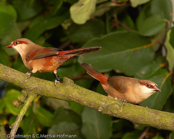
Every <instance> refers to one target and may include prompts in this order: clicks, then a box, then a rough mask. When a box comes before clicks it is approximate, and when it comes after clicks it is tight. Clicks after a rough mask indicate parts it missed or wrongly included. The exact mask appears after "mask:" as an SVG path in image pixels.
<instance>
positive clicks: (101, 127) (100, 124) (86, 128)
mask: <svg viewBox="0 0 174 139" xmlns="http://www.w3.org/2000/svg"><path fill="white" fill-rule="evenodd" d="M82 122H83V127H82V133H83V135H84V136H85V138H86V139H98V138H100V139H109V138H110V137H111V135H112V120H111V117H110V116H108V115H104V114H101V113H99V112H97V111H95V110H93V109H90V108H88V107H85V108H84V111H83V113H82ZM89 133H90V134H89Z"/></svg>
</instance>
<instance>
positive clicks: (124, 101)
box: [118, 98, 127, 106]
mask: <svg viewBox="0 0 174 139" xmlns="http://www.w3.org/2000/svg"><path fill="white" fill-rule="evenodd" d="M118 100H120V101H121V102H122V104H123V106H124V104H125V103H127V102H126V100H124V99H121V98H119V99H118Z"/></svg>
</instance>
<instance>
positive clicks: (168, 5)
mask: <svg viewBox="0 0 174 139" xmlns="http://www.w3.org/2000/svg"><path fill="white" fill-rule="evenodd" d="M150 10H151V14H152V15H153V14H156V15H160V16H161V17H162V18H163V19H167V20H169V21H171V20H172V16H171V14H172V13H173V10H172V2H171V0H152V1H151V9H150Z"/></svg>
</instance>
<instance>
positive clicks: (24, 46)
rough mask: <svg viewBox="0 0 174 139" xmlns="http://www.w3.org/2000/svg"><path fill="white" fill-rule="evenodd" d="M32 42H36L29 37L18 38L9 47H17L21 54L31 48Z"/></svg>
mask: <svg viewBox="0 0 174 139" xmlns="http://www.w3.org/2000/svg"><path fill="white" fill-rule="evenodd" d="M31 44H34V43H33V42H32V41H30V40H29V39H26V38H21V39H17V40H15V41H13V42H11V43H10V44H9V45H8V46H7V48H13V49H15V50H16V51H17V52H18V53H20V54H25V53H26V52H27V50H28V49H30V48H29V46H31Z"/></svg>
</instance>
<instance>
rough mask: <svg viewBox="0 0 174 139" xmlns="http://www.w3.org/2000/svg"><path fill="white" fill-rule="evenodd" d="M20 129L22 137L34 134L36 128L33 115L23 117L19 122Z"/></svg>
mask: <svg viewBox="0 0 174 139" xmlns="http://www.w3.org/2000/svg"><path fill="white" fill-rule="evenodd" d="M26 125H27V126H26ZM20 127H21V128H22V130H23V132H24V133H23V134H24V135H30V134H36V133H37V130H38V127H37V120H36V117H35V115H34V114H33V113H32V114H30V115H29V116H25V117H24V118H23V119H22V121H21V124H20Z"/></svg>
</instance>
